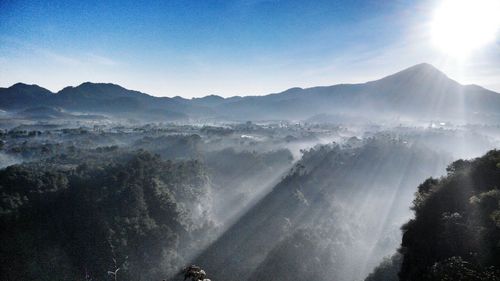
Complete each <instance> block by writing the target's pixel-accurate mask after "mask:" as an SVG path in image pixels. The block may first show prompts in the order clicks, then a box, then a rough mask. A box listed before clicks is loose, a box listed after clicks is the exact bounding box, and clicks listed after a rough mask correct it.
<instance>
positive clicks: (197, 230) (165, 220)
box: [0, 152, 214, 280]
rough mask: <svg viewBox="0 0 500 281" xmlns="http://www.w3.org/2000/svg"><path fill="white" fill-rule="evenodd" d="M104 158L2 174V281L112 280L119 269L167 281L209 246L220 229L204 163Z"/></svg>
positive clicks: (124, 276) (126, 275) (126, 276)
mask: <svg viewBox="0 0 500 281" xmlns="http://www.w3.org/2000/svg"><path fill="white" fill-rule="evenodd" d="M106 155H107V156H101V157H98V159H96V160H97V161H90V159H92V157H91V155H88V157H85V158H87V159H88V160H89V161H87V163H81V164H79V165H77V166H71V165H70V164H69V162H73V161H71V160H68V162H67V163H66V164H65V165H56V164H51V163H50V162H46V163H41V162H38V163H33V164H23V165H18V166H10V167H8V168H6V169H4V170H1V171H0V194H1V201H0V212H1V213H0V220H1V225H2V229H1V232H0V240H1V241H2V243H1V249H0V252H1V253H2V255H1V257H0V259H1V261H0V267H1V269H0V272H1V275H2V277H1V278H0V279H2V280H84V279H85V278H92V280H106V279H107V278H109V276H108V274H107V272H108V271H113V272H114V271H115V270H117V269H119V271H118V274H119V276H120V278H119V280H161V279H162V278H165V277H166V276H169V275H171V274H173V273H174V272H175V271H176V270H178V268H179V267H180V266H182V265H184V263H185V262H186V259H188V258H189V257H190V254H191V253H192V251H193V249H196V248H197V247H201V246H202V245H204V244H205V243H206V241H205V240H204V239H208V238H209V237H210V233H212V232H213V230H214V225H213V224H212V223H211V220H210V217H209V212H210V209H209V207H210V206H209V202H207V201H208V200H210V195H209V187H208V185H207V183H208V181H207V176H206V174H205V172H204V169H203V167H202V165H201V164H200V163H199V162H198V161H176V162H172V161H163V160H161V159H160V158H159V157H157V156H153V155H151V154H149V153H147V152H137V153H121V154H118V155H116V153H111V155H110V153H108V154H106ZM59 162H60V161H59Z"/></svg>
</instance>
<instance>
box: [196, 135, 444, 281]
mask: <svg viewBox="0 0 500 281" xmlns="http://www.w3.org/2000/svg"><path fill="white" fill-rule="evenodd" d="M445 162H446V159H445V157H443V156H442V155H440V154H438V153H434V152H432V151H429V150H425V149H423V148H420V147H419V146H418V145H409V144H404V143H403V142H398V141H396V140H394V139H391V138H384V137H383V136H378V137H376V138H373V139H369V140H366V141H363V142H359V143H358V144H356V143H355V142H354V143H353V144H352V145H349V146H339V145H325V146H318V147H316V148H314V149H311V150H309V151H307V152H305V153H304V155H303V157H302V159H301V160H300V161H299V162H298V163H297V164H296V165H295V167H294V168H293V169H292V170H291V171H290V173H289V174H288V175H287V176H286V177H284V178H283V179H282V181H281V182H280V183H278V184H277V185H276V186H275V187H274V188H273V190H272V191H271V192H270V193H269V194H268V195H267V196H266V197H265V198H264V199H262V200H261V201H260V202H259V203H258V204H257V205H255V206H254V207H253V208H252V209H250V210H249V211H248V212H247V213H246V214H244V215H243V216H242V218H241V219H240V220H238V221H237V222H236V223H235V224H234V225H233V226H232V227H231V228H230V229H229V230H228V231H226V232H225V233H224V234H223V235H222V236H221V237H220V238H219V239H218V240H217V241H216V242H215V243H214V244H212V245H211V246H210V247H209V248H208V249H206V250H205V251H204V252H203V253H202V254H201V255H200V256H199V257H198V258H197V259H196V260H195V262H196V263H197V264H203V265H204V267H206V269H207V270H208V271H209V272H211V273H212V276H213V277H214V279H215V280H221V281H225V280H234V279H236V278H237V279H240V280H292V279H295V280H308V279H313V280H331V278H330V277H331V276H336V279H335V280H339V281H343V280H352V279H353V278H363V277H365V276H366V275H365V274H367V272H366V271H368V270H371V268H372V267H373V266H374V265H376V263H378V261H379V259H380V258H381V257H383V256H385V255H387V254H388V253H390V252H392V251H393V249H395V248H396V247H397V245H398V242H397V241H398V239H399V237H400V236H399V235H398V229H399V226H398V225H400V224H401V223H402V222H404V221H405V220H406V219H407V218H408V217H409V210H408V207H407V206H408V205H409V204H410V201H411V197H412V194H413V189H412V188H413V187H414V186H415V185H416V184H417V183H418V182H420V181H421V180H422V179H424V178H425V177H427V176H428V175H429V174H434V175H436V174H439V171H440V170H441V169H444V163H445Z"/></svg>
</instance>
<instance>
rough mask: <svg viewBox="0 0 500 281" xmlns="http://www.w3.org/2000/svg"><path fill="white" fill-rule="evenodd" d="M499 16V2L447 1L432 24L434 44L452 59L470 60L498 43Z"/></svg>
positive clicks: (484, 0)
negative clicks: (476, 53)
mask: <svg viewBox="0 0 500 281" xmlns="http://www.w3.org/2000/svg"><path fill="white" fill-rule="evenodd" d="M499 12H500V1H498V0H444V1H443V2H442V3H441V4H440V5H439V6H438V8H437V9H436V11H435V14H434V18H433V20H432V22H431V32H432V42H433V44H434V45H435V46H436V47H438V48H439V49H441V50H442V51H443V52H445V53H446V54H448V55H450V56H453V57H460V58H462V57H465V56H468V55H470V54H471V53H472V52H473V51H474V50H477V49H479V48H481V47H483V46H485V45H487V44H488V43H491V42H493V41H494V40H495V38H496V36H497V34H498V30H499V28H500V16H499V15H498V13H499Z"/></svg>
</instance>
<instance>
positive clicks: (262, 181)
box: [0, 119, 500, 281]
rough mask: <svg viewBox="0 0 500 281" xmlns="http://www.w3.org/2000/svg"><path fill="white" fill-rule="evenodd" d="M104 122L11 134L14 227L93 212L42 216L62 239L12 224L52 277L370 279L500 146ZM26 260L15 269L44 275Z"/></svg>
mask: <svg viewBox="0 0 500 281" xmlns="http://www.w3.org/2000/svg"><path fill="white" fill-rule="evenodd" d="M101 121H102V120H101ZM101 121H96V120H92V121H89V120H74V119H71V120H58V121H54V120H53V121H36V120H31V121H29V122H28V121H26V120H18V121H16V122H17V124H13V123H9V124H7V123H3V126H2V131H1V132H2V133H1V137H2V147H1V154H0V167H2V168H3V170H2V176H1V177H0V179H1V181H2V183H0V188H1V189H2V196H3V199H2V214H3V215H4V216H6V217H8V216H15V217H18V218H24V219H26V220H28V221H30V220H31V219H30V218H32V217H34V216H36V213H35V210H38V211H37V212H38V213H39V214H44V213H46V212H49V213H50V212H52V211H51V209H52V207H48V206H50V205H47V204H49V203H48V202H52V203H50V204H53V206H54V207H53V208H56V209H57V210H59V211H63V212H64V211H65V210H66V211H68V210H69V209H68V208H69V206H67V205H66V203H64V202H65V201H66V202H70V201H71V202H73V204H77V205H78V206H80V207H78V208H80V209H81V210H80V213H74V212H69V213H67V215H66V216H65V217H60V216H59V215H55V216H53V215H52V216H51V217H47V218H43V220H44V221H45V223H48V224H58V225H60V226H61V227H62V228H57V229H55V230H51V231H48V232H47V231H46V230H42V228H40V227H41V226H40V225H38V224H37V223H36V222H35V221H33V222H31V223H30V224H29V226H22V224H20V222H19V221H17V220H16V219H13V218H14V217H12V219H9V220H10V221H8V222H7V221H5V223H6V224H8V225H9V226H10V229H11V230H12V231H14V233H19V231H21V232H22V233H25V235H26V237H33V239H35V237H39V238H36V239H42V241H40V242H37V243H45V244H46V245H52V246H50V247H48V248H45V247H43V249H40V250H39V253H42V256H44V257H50V258H51V259H53V260H58V261H59V262H60V263H62V264H63V266H62V267H61V268H60V269H58V270H56V271H57V272H56V273H55V274H56V275H50V274H49V273H43V274H46V276H57V275H59V274H66V276H74V277H75V278H81V277H82V276H85V274H87V275H88V276H92V277H93V278H95V279H96V280H97V279H98V280H101V279H103V278H106V274H107V273H106V272H107V271H108V270H111V269H113V267H116V268H120V269H121V270H122V273H121V278H120V280H153V279H159V278H168V279H171V280H181V279H182V278H181V275H179V274H178V273H179V270H181V268H183V267H184V266H186V265H188V264H191V263H196V264H199V265H201V266H202V267H203V268H204V269H205V270H206V272H207V273H209V276H210V278H212V279H213V280H234V279H238V280H291V279H295V280H306V279H315V280H332V276H334V277H335V278H333V280H339V281H349V280H364V278H366V277H367V276H368V274H369V273H370V272H372V271H373V269H374V268H375V267H376V266H377V265H378V264H379V263H380V262H381V261H382V260H383V259H384V257H388V256H391V255H392V254H393V253H395V252H396V251H397V249H398V248H399V247H400V244H401V239H402V235H401V231H400V228H401V226H402V225H403V224H405V223H406V222H407V221H408V220H409V219H411V218H412V216H413V213H412V211H411V209H410V207H411V206H412V201H413V200H414V194H415V192H416V191H417V186H418V185H419V184H420V183H422V182H423V181H424V180H426V179H427V178H429V177H434V178H439V177H442V176H444V175H446V167H447V166H448V165H449V164H450V163H451V162H453V161H454V160H457V159H471V158H473V157H478V156H480V155H482V154H484V153H485V152H487V151H488V150H490V149H493V148H495V147H497V146H498V144H499V142H500V129H499V127H496V126H491V125H471V124H467V125H452V124H451V123H445V122H439V123H436V122H428V123H426V124H422V123H417V122H416V123H408V122H406V123H405V124H403V123H399V124H391V123H386V124H377V125H374V124H373V123H371V122H368V123H362V122H358V121H356V122H353V123H342V122H335V123H331V122H330V123H329V122H319V121H318V120H316V121H314V122H312V121H311V120H309V121H308V122H290V121H278V122H276V121H267V122H244V123H238V122H211V123H199V122H196V123H182V124H181V123H147V122H140V123H137V122H127V121H123V120H118V119H117V120H113V121H111V120H107V121H105V122H101ZM12 165H14V166H12ZM6 167H7V168H6ZM21 187H22V188H21ZM85 190H87V191H85ZM72 192H76V193H75V195H74V196H73V195H71V194H72ZM82 192H83V193H82ZM80 193H82V194H86V195H85V196H83V195H78V194H80ZM35 194H38V195H36V196H35ZM119 194H123V195H119ZM82 196H83V197H82ZM86 196H90V197H89V198H88V200H90V201H88V203H84V202H87V201H82V200H84V199H83V198H86ZM123 196H124V197H123ZM62 200H65V201H62ZM85 200H87V199H85ZM92 202H94V203H92ZM88 204H90V205H88ZM47 208H48V209H47ZM68 220H69V221H73V220H75V221H80V224H81V225H82V226H83V225H85V226H84V230H82V229H81V228H79V227H77V228H75V226H74V225H73V224H72V223H70V224H68V223H69V222H68ZM134 225H135V226H134ZM68 227H69V228H70V229H73V230H71V231H80V232H81V234H69V233H68V232H67V230H68ZM65 228H66V229H67V230H65ZM61 235H63V236H65V237H67V238H64V239H66V240H64V241H66V242H64V241H63V240H61V239H58V238H57V237H59V236H61ZM68 235H69V236H68ZM3 237H4V238H5V239H7V240H8V241H10V243H12V245H20V243H21V244H22V243H24V242H23V240H20V238H19V237H17V236H15V235H11V234H9V233H4V234H3ZM89 237H94V239H89ZM30 239H31V238H30ZM30 243H31V242H30ZM80 247H90V248H89V250H88V251H84V252H81V253H78V254H77V253H76V252H75V250H74V249H78V248H80ZM13 249H15V248H6V249H4V250H5V251H7V252H8V253H9V255H11V256H12V260H11V261H6V265H5V266H6V267H7V266H9V267H10V268H14V269H15V268H23V267H25V266H26V262H35V263H36V262H40V260H39V259H38V258H37V259H35V260H31V261H26V260H23V259H22V255H26V254H29V253H32V252H31V251H32V250H29V249H26V250H23V252H22V253H14V252H12V251H13ZM153 249H154V250H153ZM94 257H97V260H93V259H94ZM116 268H115V269H116ZM14 269H9V270H7V271H5V272H8V273H6V274H7V275H6V276H13V277H16V276H17V277H19V276H23V277H25V278H28V277H30V276H32V275H30V274H32V273H30V272H26V273H23V274H19V272H18V271H16V270H14ZM47 270H48V268H45V267H44V266H43V265H41V266H40V269H39V271H40V272H46V271H47ZM85 272H86V273H85ZM30 278H31V277H30Z"/></svg>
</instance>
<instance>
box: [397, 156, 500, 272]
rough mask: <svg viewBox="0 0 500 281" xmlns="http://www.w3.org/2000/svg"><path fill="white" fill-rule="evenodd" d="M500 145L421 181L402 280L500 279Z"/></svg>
mask: <svg viewBox="0 0 500 281" xmlns="http://www.w3.org/2000/svg"><path fill="white" fill-rule="evenodd" d="M499 185H500V151H497V150H493V151H490V152H488V153H487V154H486V155H484V156H483V157H480V158H477V159H475V160H472V161H467V160H459V161H456V162H454V163H453V164H451V165H450V166H449V167H448V176H447V177H445V178H442V179H439V180H436V179H428V180H426V181H425V182H424V183H422V184H421V185H420V186H419V187H418V192H417V194H416V198H415V201H414V207H413V209H414V211H415V219H413V220H411V221H410V222H408V223H407V224H406V225H405V226H403V240H402V248H401V253H402V254H403V255H404V258H403V263H402V267H401V272H400V280H500V271H499V269H500V247H499V245H500V190H499V189H498V188H499Z"/></svg>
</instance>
